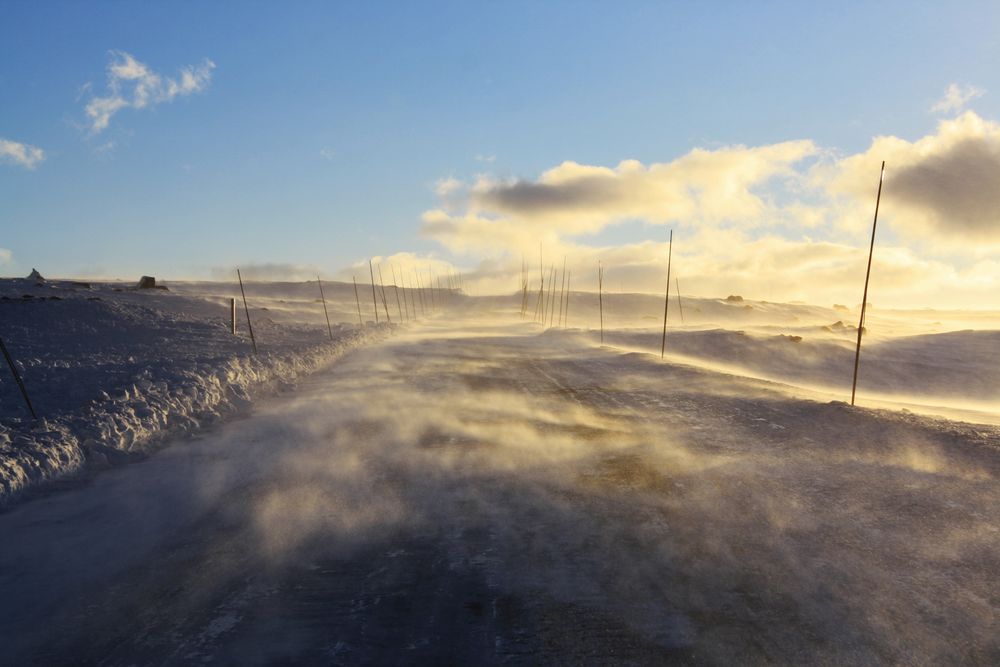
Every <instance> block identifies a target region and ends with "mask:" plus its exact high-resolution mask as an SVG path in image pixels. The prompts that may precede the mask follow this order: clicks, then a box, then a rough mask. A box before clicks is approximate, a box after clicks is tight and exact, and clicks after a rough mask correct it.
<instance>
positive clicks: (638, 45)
mask: <svg viewBox="0 0 1000 667" xmlns="http://www.w3.org/2000/svg"><path fill="white" fill-rule="evenodd" d="M817 4H818V3H801V2H795V3H735V2H734V3H722V2H720V3H645V2H626V3H607V2H605V3H596V2H595V3H588V2H568V3H563V2H483V3H474V2H455V3H440V2H428V3H416V2H399V3H380V2H370V3H369V2H366V3H361V2H358V3H328V2H323V3H306V2H295V3H277V2H275V3H229V2H216V3H181V2H175V3H158V4H154V3H138V2H136V3H123V2H114V3H86V4H85V3H77V2H71V3H56V2H51V3H37V2H5V3H3V4H0V139H5V140H8V141H10V142H18V143H21V144H24V145H27V146H31V147H37V148H38V149H41V150H42V151H44V159H43V160H41V161H39V162H37V163H36V164H34V165H33V166H32V168H26V167H25V166H24V165H23V164H18V163H17V162H16V161H14V160H10V159H8V160H7V161H5V162H0V248H3V249H6V250H7V251H9V257H7V259H6V261H5V263H4V264H3V265H0V273H3V274H6V275H19V274H24V273H27V271H28V270H30V268H31V267H32V266H37V267H38V268H39V269H40V270H42V272H43V273H51V274H57V275H58V274H61V275H70V274H78V275H79V274H89V275H105V276H120V277H127V278H132V277H134V275H137V274H139V273H154V274H156V275H164V276H168V277H169V276H175V277H197V276H209V275H212V271H213V269H215V270H218V269H220V268H224V267H229V266H232V265H235V264H237V263H241V264H264V263H274V264H289V265H305V266H309V267H317V268H319V269H321V270H323V271H324V272H329V273H334V272H335V271H336V270H338V269H339V268H341V267H344V266H346V265H348V264H350V263H352V262H356V261H358V260H360V259H362V258H365V257H368V256H372V255H391V254H393V253H399V252H411V253H416V254H418V255H420V256H432V257H437V258H441V259H450V260H454V261H456V262H457V263H459V264H464V265H466V266H474V265H475V264H476V262H478V261H481V260H482V257H474V256H469V255H466V256H457V255H456V251H455V248H454V247H449V246H447V244H442V243H441V242H440V239H438V238H434V236H433V235H430V236H428V234H427V233H426V230H424V232H423V233H422V229H424V223H422V216H424V215H425V213H426V212H427V211H429V210H433V209H436V208H438V207H440V206H441V203H440V196H439V194H436V193H435V185H436V184H438V183H440V182H441V181H443V180H444V179H449V178H451V179H456V180H458V181H461V182H463V183H465V184H470V183H472V182H473V181H474V179H475V177H476V175H477V174H487V175H489V177H490V178H491V179H494V181H496V182H501V181H504V180H508V181H509V180H512V179H524V180H525V181H532V180H534V179H538V178H539V176H540V175H541V174H542V173H543V172H544V171H546V170H548V169H552V168H554V167H556V166H558V165H560V164H561V163H563V162H564V161H573V162H576V163H580V164H584V165H601V166H606V167H614V166H615V165H617V164H618V163H619V162H621V161H622V160H626V159H634V160H638V161H640V162H642V163H644V164H653V163H668V162H670V161H672V160H675V159H676V158H678V157H680V156H683V155H684V154H686V153H688V152H689V151H691V150H692V149H695V148H703V149H706V150H714V149H718V148H722V147H725V146H729V145H733V144H741V145H745V146H750V147H756V146H766V145H772V144H778V143H780V142H785V141H789V140H810V141H811V142H813V143H814V144H815V145H816V146H817V147H818V153H816V154H814V155H813V156H812V157H811V158H810V159H812V160H815V159H818V157H817V155H819V156H821V155H830V154H832V155H837V156H848V155H852V154H857V153H861V152H864V151H866V150H867V149H868V148H869V146H870V145H871V144H872V140H873V138H874V137H876V136H881V135H893V136H897V137H901V138H903V139H905V140H908V141H916V140H918V139H919V138H921V137H923V136H925V135H929V134H932V133H933V132H934V131H935V127H936V125H937V123H938V122H939V121H940V120H941V119H940V118H939V117H937V116H935V114H934V113H932V112H931V111H930V109H931V107H932V106H933V105H934V104H935V102H936V101H937V100H939V99H940V98H941V97H942V95H943V94H944V92H945V89H946V88H947V87H948V86H949V85H950V84H953V83H954V84H958V85H961V86H973V87H974V88H975V89H976V90H978V91H985V94H982V95H981V96H979V97H978V98H977V99H975V101H974V103H971V104H972V108H974V110H975V112H976V114H978V116H979V117H980V118H983V119H987V120H990V119H997V118H1000V109H998V105H1000V71H998V69H997V67H996V63H998V62H1000V37H998V35H1000V33H998V27H1000V4H997V3H987V2H983V3H968V4H958V5H956V6H946V5H944V4H943V3H878V4H877V5H872V4H871V3H857V4H855V5H852V6H842V5H841V3H830V4H828V5H826V6H817ZM116 53H117V54H123V53H124V54H129V55H130V56H131V57H132V58H134V59H135V60H136V61H138V62H140V63H142V64H144V65H145V66H146V67H147V68H148V69H149V70H150V71H152V72H155V73H156V74H157V75H159V76H160V77H163V78H175V79H176V78H177V77H179V74H180V72H181V70H182V68H185V67H197V66H198V65H199V64H201V63H204V62H206V60H209V61H211V63H214V68H213V69H211V72H210V80H208V81H207V82H206V84H205V85H204V86H203V87H202V88H201V89H200V90H198V91H196V92H193V93H192V94H185V95H178V96H177V97H175V98H172V99H170V100H169V101H162V102H161V103H154V104H150V105H148V106H147V107H145V108H142V109H131V108H126V109H122V110H121V111H119V112H118V113H116V114H114V115H113V116H112V117H111V118H110V120H109V123H108V126H107V128H105V129H103V130H102V131H99V132H94V131H93V129H92V128H91V127H90V126H88V118H87V116H86V113H85V107H86V105H87V103H88V101H89V100H92V99H93V98H94V97H99V96H102V95H107V94H108V89H107V86H108V67H109V65H110V64H111V63H112V62H113V61H114V59H115V57H118V56H115V54H116ZM88 85H89V87H88ZM957 111H958V110H957V109H956V112H957ZM776 196H779V197H780V196H783V195H776ZM774 233H775V234H778V235H779V236H781V235H783V234H784V235H786V236H787V235H788V232H785V231H778V232H774ZM889 233H891V232H889ZM662 235H663V234H662V232H661V231H660V230H655V232H651V231H650V229H649V227H648V226H646V225H644V224H637V223H636V222H635V221H634V220H633V221H631V224H630V223H629V222H628V221H626V222H625V223H624V224H613V225H607V226H603V227H600V228H599V229H597V230H596V231H595V232H594V234H593V235H592V236H593V238H594V239H596V242H597V243H601V244H628V243H638V242H641V241H643V240H644V239H645V238H653V237H654V236H655V237H656V238H659V237H660V236H662ZM792 235H795V232H792ZM483 254H488V253H484V251H480V255H483Z"/></svg>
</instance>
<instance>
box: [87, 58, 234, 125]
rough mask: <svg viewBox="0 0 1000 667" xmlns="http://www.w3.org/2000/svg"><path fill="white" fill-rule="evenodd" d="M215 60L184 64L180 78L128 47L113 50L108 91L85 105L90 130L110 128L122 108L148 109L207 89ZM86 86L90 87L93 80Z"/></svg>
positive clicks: (109, 67)
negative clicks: (137, 56) (166, 74)
mask: <svg viewBox="0 0 1000 667" xmlns="http://www.w3.org/2000/svg"><path fill="white" fill-rule="evenodd" d="M213 69H215V63H213V62H212V61H211V60H208V59H207V58H206V59H205V60H204V61H202V63H201V64H200V65H189V66H187V67H183V68H182V69H181V71H180V75H179V77H178V78H176V79H172V78H168V77H164V76H161V75H160V74H157V73H156V72H154V71H153V70H151V69H150V68H149V67H148V66H147V65H145V64H144V63H141V62H139V61H138V60H136V59H135V58H134V57H133V56H132V55H131V54H128V53H125V52H124V51H112V52H111V63H110V64H109V65H108V86H107V93H108V94H107V95H105V96H103V97H98V96H95V97H91V98H90V100H89V101H88V102H87V104H86V107H85V112H86V114H87V119H88V122H89V124H90V131H91V133H93V134H98V133H100V132H102V131H103V130H105V129H107V127H108V124H109V123H110V122H111V118H112V117H113V116H114V115H115V114H116V113H118V112H119V111H121V110H122V109H145V108H147V107H151V106H155V105H157V104H161V103H163V102H171V101H173V100H174V99H175V98H177V97H183V96H186V95H191V94H192V93H197V92H201V91H203V90H205V89H206V88H207V87H208V85H209V83H210V82H211V80H212V70H213ZM85 90H87V91H89V84H88V87H86V88H85Z"/></svg>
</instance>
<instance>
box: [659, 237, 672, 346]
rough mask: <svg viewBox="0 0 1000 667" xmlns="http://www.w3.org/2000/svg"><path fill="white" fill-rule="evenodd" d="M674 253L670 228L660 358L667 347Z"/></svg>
mask: <svg viewBox="0 0 1000 667" xmlns="http://www.w3.org/2000/svg"><path fill="white" fill-rule="evenodd" d="M673 254H674V230H672V229H671V230H670V246H669V249H668V250H667V294H666V296H665V297H664V299H663V339H662V340H661V341H660V359H662V358H663V353H664V352H665V351H666V349H667V309H668V308H670V261H671V259H672V258H673Z"/></svg>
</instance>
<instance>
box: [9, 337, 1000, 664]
mask: <svg viewBox="0 0 1000 667" xmlns="http://www.w3.org/2000/svg"><path fill="white" fill-rule="evenodd" d="M998 477H1000V435H998V430H997V428H996V427H992V426H983V425H972V424H964V423H960V422H948V421H943V420H933V419H928V418H923V417H918V416H916V415H913V414H908V413H902V412H888V411H871V410H864V409H852V408H850V407H848V406H846V405H844V404H841V403H821V402H811V401H806V400H799V399H795V398H791V397H789V393H788V392H786V391H784V390H783V389H782V388H781V387H780V386H778V385H774V384H769V383H766V382H762V381H759V380H750V379H746V378H739V377H735V376H731V375H725V374H722V373H718V372H712V371H708V370H704V369H699V368H696V367H693V366H683V365H676V364H670V363H661V362H660V361H659V359H657V358H655V357H653V356H651V355H648V354H641V353H623V352H619V351H615V350H611V349H607V348H599V347H595V346H593V345H591V344H589V343H587V342H585V341H584V340H583V339H582V338H576V337H573V336H565V335H555V334H552V335H549V334H542V335H539V334H538V333H537V330H535V329H533V328H531V327H528V326H517V325H513V326H499V325H493V326H480V327H477V326H475V325H470V324H466V325H463V326H461V327H458V326H457V325H455V324H454V323H432V324H428V325H424V326H422V327H419V328H415V329H413V330H411V331H410V333H407V334H402V335H400V336H398V337H395V338H393V339H392V340H390V341H387V342H383V343H380V344H377V345H373V346H370V347H366V348H363V349H359V350H356V351H354V352H352V353H350V354H348V355H347V356H345V357H344V358H343V359H342V360H341V361H339V362H338V363H337V364H335V365H333V366H332V367H330V368H329V370H327V371H324V372H321V373H319V374H317V375H314V376H312V377H311V378H309V379H308V380H306V381H304V382H302V383H301V384H300V387H299V391H297V392H296V393H295V394H294V395H292V396H286V397H284V398H279V399H275V400H273V401H271V402H269V403H267V404H264V405H262V406H260V407H258V408H257V409H256V410H255V412H254V414H253V415H252V416H251V417H249V418H247V419H243V420H240V421H236V422H231V423H229V424H226V425H223V426H220V427H218V428H217V429H216V430H215V431H211V432H208V433H205V434H203V435H202V436H200V437H198V438H197V439H192V440H186V441H181V442H176V443H174V444H173V445H172V446H171V447H169V448H167V449H166V450H164V451H162V452H160V453H159V454H157V455H156V456H154V457H151V458H149V459H147V460H145V461H142V462H141V463H136V464H133V465H128V466H124V467H120V468H115V469H112V470H108V471H104V472H101V473H99V474H96V475H94V476H93V477H92V478H90V479H88V480H84V481H83V482H79V481H78V482H73V483H69V484H67V485H63V487H62V488H53V489H51V491H49V492H48V493H46V495H44V496H43V497H40V498H35V499H32V500H31V501H30V502H27V503H24V504H22V505H19V506H15V507H13V508H11V509H9V510H7V511H5V512H4V513H2V514H0V535H3V536H4V546H3V547H2V549H0V591H2V596H0V638H2V641H0V644H2V646H3V648H2V649H0V650H2V651H3V652H4V654H3V655H2V656H0V662H3V663H9V664H30V663H38V664H52V663H61V662H77V663H84V664H89V663H95V662H101V663H102V664H110V665H119V664H121V665H125V664H191V663H193V662H199V661H202V660H206V659H213V660H214V661H215V662H221V663H223V664H241V665H245V664H258V663H284V664H288V663H292V662H297V663H319V664H323V663H331V664H340V663H343V664H358V663H375V664H387V663H389V664H391V663H414V662H426V663H436V664H442V663H499V662H511V661H513V662H531V663H538V662H559V663H564V664H579V663H595V664H608V663H636V662H638V663H662V662H668V661H676V662H679V663H685V664H686V663H691V664H702V663H707V664H735V663H743V664H746V663H761V662H779V663H815V662H825V663H829V664H843V663H854V664H858V663H862V664H864V663H905V664H924V663H926V664H944V663H949V664H953V663H979V664H989V663H993V664H996V663H997V662H1000V640H998V637H1000V584H998V581H1000V486H998V484H997V479H998Z"/></svg>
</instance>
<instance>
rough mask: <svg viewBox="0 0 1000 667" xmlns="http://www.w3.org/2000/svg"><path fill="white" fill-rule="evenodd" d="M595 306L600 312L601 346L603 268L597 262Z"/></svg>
mask: <svg viewBox="0 0 1000 667" xmlns="http://www.w3.org/2000/svg"><path fill="white" fill-rule="evenodd" d="M597 305H598V307H599V308H600V312H601V345H604V267H602V266H601V263H600V262H597Z"/></svg>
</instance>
